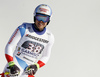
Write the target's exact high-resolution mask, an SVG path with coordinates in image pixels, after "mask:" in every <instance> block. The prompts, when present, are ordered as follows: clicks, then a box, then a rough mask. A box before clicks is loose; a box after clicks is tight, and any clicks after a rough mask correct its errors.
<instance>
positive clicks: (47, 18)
mask: <svg viewBox="0 0 100 77" xmlns="http://www.w3.org/2000/svg"><path fill="white" fill-rule="evenodd" d="M36 19H37V20H38V21H43V22H48V21H49V19H50V17H49V16H43V15H36Z"/></svg>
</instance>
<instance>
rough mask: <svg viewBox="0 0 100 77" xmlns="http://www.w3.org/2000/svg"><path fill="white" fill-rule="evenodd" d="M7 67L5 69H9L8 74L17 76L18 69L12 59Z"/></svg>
mask: <svg viewBox="0 0 100 77" xmlns="http://www.w3.org/2000/svg"><path fill="white" fill-rule="evenodd" d="M8 65H9V67H7V69H9V70H10V76H18V75H19V74H20V69H19V68H18V67H17V66H16V65H15V63H14V62H13V61H11V62H9V63H8Z"/></svg>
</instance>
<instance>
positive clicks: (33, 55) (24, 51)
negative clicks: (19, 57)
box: [21, 48, 39, 58]
mask: <svg viewBox="0 0 100 77" xmlns="http://www.w3.org/2000/svg"><path fill="white" fill-rule="evenodd" d="M21 54H24V55H26V56H29V57H32V58H37V57H38V56H39V54H36V53H34V52H31V51H28V50H27V49H23V48H22V49H21Z"/></svg>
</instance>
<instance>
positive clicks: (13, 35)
mask: <svg viewBox="0 0 100 77" xmlns="http://www.w3.org/2000/svg"><path fill="white" fill-rule="evenodd" d="M18 30H19V29H17V30H16V31H15V33H14V34H13V36H12V37H11V39H10V41H9V42H8V43H9V44H10V43H11V42H12V41H13V39H14V37H15V36H16V34H17V32H18Z"/></svg>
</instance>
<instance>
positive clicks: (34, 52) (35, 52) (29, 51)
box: [17, 41, 44, 59]
mask: <svg viewBox="0 0 100 77" xmlns="http://www.w3.org/2000/svg"><path fill="white" fill-rule="evenodd" d="M43 49H44V46H43V45H42V44H39V43H36V42H33V41H25V42H24V43H23V44H22V45H21V47H18V49H17V51H18V53H17V55H18V56H20V55H21V54H23V55H26V56H29V57H32V58H37V57H38V56H39V54H41V52H42V51H43ZM24 58H25V59H28V58H26V57H24Z"/></svg>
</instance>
